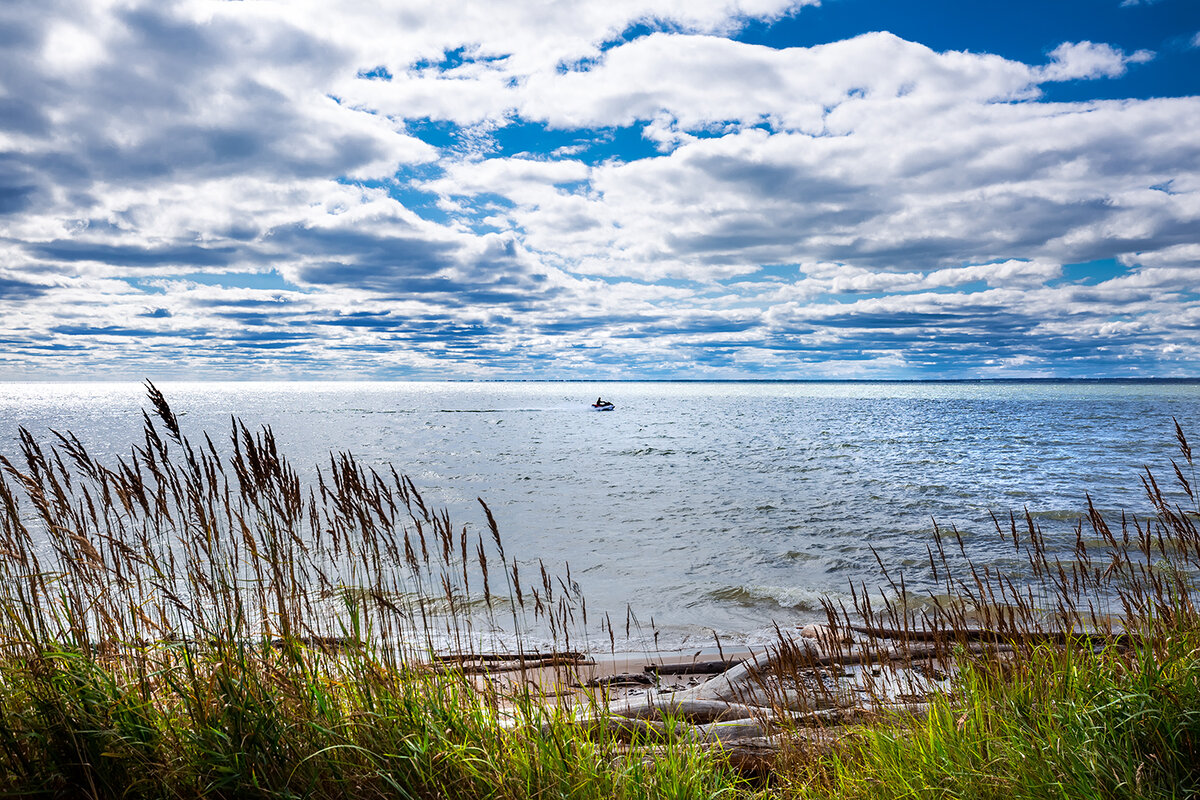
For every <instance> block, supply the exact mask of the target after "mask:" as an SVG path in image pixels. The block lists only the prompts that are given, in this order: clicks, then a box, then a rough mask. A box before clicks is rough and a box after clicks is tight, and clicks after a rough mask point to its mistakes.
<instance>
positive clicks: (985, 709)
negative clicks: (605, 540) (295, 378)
mask: <svg viewBox="0 0 1200 800" xmlns="http://www.w3.org/2000/svg"><path fill="white" fill-rule="evenodd" d="M147 388H148V395H149V400H150V405H151V408H152V412H146V413H144V416H143V419H142V421H141V423H142V426H143V437H142V441H141V443H140V444H138V445H137V446H136V447H135V448H134V449H133V450H132V451H131V453H130V454H129V455H128V456H126V457H125V458H123V459H119V460H117V461H116V462H115V463H109V464H105V463H100V462H98V461H96V460H95V459H93V457H92V456H91V454H89V452H88V451H87V449H86V447H85V446H84V444H83V443H82V442H80V441H79V440H78V439H77V438H76V437H75V436H73V435H72V434H70V433H69V432H64V433H53V434H52V437H51V439H50V441H48V442H39V441H38V440H36V439H35V437H34V436H33V435H31V434H30V433H29V432H28V431H25V430H22V431H21V432H20V442H19V452H18V453H17V454H13V455H12V456H9V455H7V454H6V455H3V456H0V617H2V619H3V622H2V626H0V796H23V797H30V796H32V797H37V796H42V797H64V798H66V797H129V798H160V797H163V798H166V797H172V798H174V797H178V798H191V797H230V798H233V797H239V798H240V797H262V798H292V797H346V796H353V797H355V798H373V797H381V798H382V797H402V798H514V799H515V798H527V797H546V798H549V797H564V798H565V797H571V798H658V797H667V798H716V797H725V798H783V797H797V798H824V797H831V798H832V797H836V798H864V799H869V798H899V797H921V798H925V797H927V798H943V797H961V798H994V797H1011V798H1042V797H1072V798H1074V797H1096V798H1118V797H1129V798H1134V797H1137V798H1146V797H1163V798H1167V797H1186V796H1195V795H1197V794H1200V616H1198V614H1197V609H1196V605H1195V596H1196V583H1195V580H1196V577H1197V575H1198V574H1200V531H1198V529H1197V524H1198V522H1200V490H1198V487H1197V482H1196V481H1197V476H1196V472H1195V465H1194V462H1193V457H1192V452H1191V448H1190V445H1189V444H1188V441H1187V439H1186V437H1185V435H1184V432H1183V430H1182V429H1181V428H1180V426H1179V425H1178V423H1176V434H1177V441H1178V446H1179V456H1178V460H1177V461H1176V462H1173V463H1174V473H1175V474H1174V476H1173V478H1174V482H1173V488H1171V489H1170V490H1169V491H1168V490H1167V489H1165V488H1161V487H1160V484H1159V483H1158V481H1157V479H1156V477H1155V476H1153V475H1151V474H1150V473H1149V471H1147V472H1146V473H1145V474H1144V475H1143V476H1141V481H1142V484H1143V486H1144V488H1145V491H1146V496H1147V498H1148V502H1149V509H1148V513H1146V514H1145V515H1141V516H1137V517H1134V516H1132V515H1123V516H1122V517H1121V518H1120V519H1107V518H1105V517H1104V516H1103V515H1102V514H1101V513H1100V512H1098V511H1097V510H1096V508H1095V506H1094V505H1093V504H1092V502H1091V498H1088V500H1087V509H1086V510H1085V511H1084V512H1083V513H1082V514H1081V517H1080V521H1079V523H1078V526H1077V528H1076V533H1075V537H1076V538H1075V546H1074V550H1073V553H1072V557H1071V558H1070V559H1066V560H1064V559H1062V558H1059V557H1050V556H1048V555H1047V554H1048V553H1050V552H1052V548H1050V547H1048V546H1047V543H1046V541H1045V538H1044V535H1043V533H1042V531H1041V529H1040V528H1039V526H1038V524H1037V521H1036V519H1035V518H1034V517H1033V516H1032V515H1031V514H1029V513H1028V512H1026V513H1025V514H1024V515H1023V516H1021V517H1018V516H1016V515H1013V516H1010V517H1009V518H1007V519H996V521H995V532H996V534H997V536H998V537H999V540H998V541H1000V542H1002V543H1003V545H1004V548H1005V557H1004V559H1003V569H1000V568H999V566H1000V561H997V563H996V564H975V563H972V562H971V561H970V560H969V559H968V558H967V555H966V550H965V548H964V547H963V539H962V535H961V534H960V533H959V532H958V531H956V530H950V531H945V530H940V529H935V532H934V536H933V537H932V539H931V541H930V543H929V546H928V564H926V565H923V566H922V567H921V568H922V569H927V570H928V571H929V574H931V575H932V576H933V577H934V580H935V582H937V583H938V584H939V585H940V587H941V588H940V589H939V591H938V592H937V593H936V594H931V595H926V596H917V595H916V594H914V593H912V592H910V591H909V590H908V588H907V586H906V580H905V577H904V575H903V574H902V573H900V572H898V571H896V570H890V571H889V569H888V568H887V565H885V564H884V563H882V561H881V562H880V564H879V568H880V574H881V579H880V586H879V587H867V586H866V585H860V586H857V587H852V602H851V603H850V605H849V606H846V605H843V604H840V603H836V602H834V601H832V600H831V601H828V602H827V603H826V607H825V611H826V617H827V620H826V622H825V623H824V624H822V625H812V626H808V627H807V628H805V629H802V630H785V629H778V631H777V633H778V636H777V641H776V642H775V643H774V644H773V645H772V646H769V647H767V648H764V649H763V650H761V651H755V652H726V651H725V650H724V649H723V648H722V647H721V646H720V643H719V642H714V647H713V648H712V651H711V652H706V653H703V654H702V655H701V656H692V655H690V654H689V655H687V656H683V655H678V654H675V655H672V654H655V655H647V657H645V658H639V657H636V656H632V655H628V654H622V653H620V652H619V649H618V641H619V640H620V639H621V633H625V634H626V636H625V638H628V632H629V629H630V626H631V625H637V622H636V618H635V617H634V616H633V615H632V612H630V614H629V615H628V616H627V617H626V618H625V619H624V620H612V619H609V618H608V617H607V616H605V617H604V618H603V619H601V620H597V619H592V620H591V621H590V622H589V619H588V611H587V604H586V600H585V598H584V597H583V595H582V592H581V591H580V589H579V587H578V585H577V584H576V582H575V581H574V580H573V579H572V578H571V575H570V570H569V568H568V569H567V570H566V574H565V575H563V576H558V575H553V574H551V573H550V572H549V571H548V570H547V569H546V568H545V566H544V565H541V564H540V562H532V561H528V560H518V559H517V558H515V557H513V556H512V555H511V554H507V553H506V552H505V549H504V542H503V539H502V537H501V535H500V531H499V529H498V526H497V524H496V521H495V519H494V518H493V516H492V514H491V512H490V510H489V509H488V507H487V505H486V503H484V502H483V501H482V500H481V501H480V507H481V511H482V513H483V516H484V518H485V520H486V523H485V524H484V525H483V526H482V530H481V531H473V530H472V529H471V528H469V527H464V526H458V525H455V524H454V523H452V521H451V520H450V519H449V515H448V513H447V512H445V511H439V510H437V509H433V508H429V507H428V506H426V504H425V502H424V500H423V499H422V498H421V495H420V493H419V492H418V491H417V488H416V487H415V486H414V485H413V483H412V481H410V480H409V479H408V478H406V477H404V476H402V475H401V474H399V473H398V472H397V471H396V470H395V469H394V468H391V467H385V468H383V469H371V468H369V467H367V466H365V465H363V464H361V463H359V462H358V461H356V460H355V459H354V457H353V456H351V455H350V454H348V453H346V454H338V455H332V456H331V457H330V460H329V463H328V464H327V465H325V466H323V467H322V468H321V470H320V471H319V473H318V479H317V481H316V485H315V486H302V485H301V482H300V481H299V479H298V477H297V474H296V472H295V471H294V470H293V468H292V467H291V465H290V464H289V462H288V460H287V458H286V457H285V456H284V455H283V454H282V453H280V452H279V450H278V448H277V446H276V442H275V439H274V436H273V435H272V433H271V431H270V430H269V429H261V430H257V431H255V430H251V429H250V428H249V427H247V426H246V425H245V424H244V423H242V422H239V421H237V420H234V421H233V427H232V435H231V437H230V439H229V441H228V443H227V445H226V446H225V447H224V448H223V449H219V448H218V447H217V446H216V445H215V444H214V442H213V441H212V439H211V438H209V436H208V435H207V434H202V438H203V441H202V442H200V441H196V442H193V441H191V440H189V439H188V437H187V436H185V435H184V432H183V431H182V430H181V428H180V425H179V421H178V419H177V418H176V416H175V414H174V412H173V411H172V410H171V408H170V406H169V405H168V403H167V401H166V399H165V398H164V397H163V395H162V394H161V393H160V392H159V391H158V390H157V389H156V388H155V387H154V386H153V385H149V384H148V385H147ZM226 451H227V452H226ZM597 627H598V628H599V630H601V631H602V632H603V633H604V634H605V635H607V637H608V641H609V648H608V652H607V653H604V652H601V653H595V652H589V651H588V649H587V648H586V647H585V646H584V645H583V644H582V643H584V642H586V637H584V636H583V635H582V632H583V631H585V630H594V629H596V628H597ZM535 643H536V644H535ZM547 644H548V645H549V646H547ZM700 662H704V663H700Z"/></svg>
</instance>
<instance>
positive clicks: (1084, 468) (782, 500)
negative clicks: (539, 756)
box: [0, 381, 1200, 649]
mask: <svg viewBox="0 0 1200 800" xmlns="http://www.w3.org/2000/svg"><path fill="white" fill-rule="evenodd" d="M159 388H161V389H162V390H163V391H164V393H165V394H166V396H167V399H168V401H169V402H170V403H171V405H172V407H173V408H174V409H175V411H176V413H177V414H179V415H180V417H181V420H182V423H183V425H184V428H185V433H187V434H188V435H189V436H198V434H199V433H200V432H201V431H206V432H208V433H209V434H210V435H212V437H213V439H214V440H217V441H221V440H222V439H224V440H225V441H228V434H229V431H230V419H231V417H232V416H236V417H239V418H241V419H242V420H244V421H245V422H246V423H247V424H248V425H250V426H251V427H255V426H260V425H269V426H271V428H272V429H273V431H274V432H275V434H276V436H277V438H278V440H279V442H280V445H281V448H282V450H283V451H284V453H285V454H287V455H288V456H289V457H290V459H291V460H292V462H293V463H294V464H295V465H296V466H297V468H298V469H299V471H300V473H301V475H302V476H303V477H304V478H305V479H313V478H314V477H315V474H316V472H315V470H316V467H317V465H318V464H322V463H327V462H328V458H329V454H330V453H331V452H341V451H351V452H352V453H353V454H354V455H355V456H357V457H358V458H360V459H361V460H363V461H364V462H366V463H367V464H370V465H374V466H382V465H385V464H387V463H391V464H393V465H395V467H396V469H397V470H398V471H400V472H401V473H404V474H407V475H408V476H409V477H410V478H411V479H412V481H413V482H414V484H415V485H416V486H417V487H418V489H419V490H420V491H421V492H422V493H423V494H424V497H425V500H426V502H428V503H431V504H433V505H436V506H438V507H446V508H447V509H448V510H449V513H450V515H451V518H452V520H453V521H454V523H455V525H456V527H461V526H462V525H467V526H468V527H469V528H470V529H472V530H486V521H485V519H484V518H483V515H482V512H481V509H480V506H479V505H478V503H477V501H476V498H477V497H482V498H484V499H485V500H486V501H487V503H488V504H489V506H490V507H491V508H492V510H493V512H494V513H495V516H496V519H497V522H498V523H499V527H500V530H501V533H502V535H503V537H504V541H505V546H506V548H507V549H508V551H509V553H510V554H513V553H515V554H517V556H518V557H519V558H520V559H521V561H522V563H525V562H528V563H529V564H530V565H534V566H533V568H534V569H536V565H537V562H538V559H541V560H542V561H543V562H544V563H545V565H546V567H547V569H549V570H551V571H557V572H559V573H560V574H561V572H562V571H563V570H565V568H566V566H567V565H568V564H569V566H570V570H571V576H572V577H573V578H574V579H575V580H576V581H577V582H578V583H579V584H580V587H581V589H582V591H583V594H584V595H585V596H586V598H587V602H588V605H589V608H590V610H591V616H592V618H593V619H596V618H598V617H599V615H600V613H603V612H604V611H608V612H609V613H610V615H611V618H612V619H614V620H620V621H621V623H622V624H623V623H624V621H625V620H627V619H629V618H630V617H629V611H630V610H631V611H632V612H633V614H635V615H636V619H637V621H638V622H639V623H640V630H641V631H642V633H643V635H645V636H648V635H649V633H648V632H649V631H650V630H653V631H654V632H655V633H656V634H657V636H658V637H659V638H658V641H657V646H658V647H660V648H662V649H674V648H689V647H694V646H706V645H710V644H712V643H713V641H714V636H716V637H720V639H721V641H722V642H726V643H750V644H753V643H759V642H762V641H765V640H768V639H770V638H772V637H773V635H774V633H773V631H774V627H773V626H774V625H776V624H778V625H780V626H783V627H786V626H790V625H796V624H802V623H804V622H807V621H811V620H814V619H817V618H818V617H823V614H822V612H821V599H822V598H828V599H831V600H833V601H835V602H836V601H837V600H839V599H840V600H843V601H846V600H847V598H849V596H850V590H849V587H850V585H851V583H853V584H855V585H866V586H867V587H872V588H876V587H882V586H884V579H883V577H882V573H881V570H880V563H882V564H883V565H885V566H886V567H887V569H888V570H889V571H891V572H893V573H894V574H893V578H895V577H897V576H898V575H899V574H901V573H903V575H904V576H905V580H906V585H907V587H908V588H909V589H910V590H913V591H917V592H920V591H922V590H929V591H932V590H933V586H934V584H933V583H932V582H931V577H930V574H929V565H928V550H927V548H928V547H929V546H930V545H931V544H932V542H933V527H934V522H935V520H936V522H937V524H938V525H939V526H942V527H943V528H950V527H951V526H954V527H957V528H958V529H959V530H960V531H961V532H962V533H963V536H964V541H965V542H966V546H967V548H968V550H969V553H970V555H971V556H972V557H973V558H975V559H977V560H979V561H980V562H981V563H989V562H996V563H1003V562H1004V560H1005V559H1006V558H1007V557H1008V551H1007V548H1006V547H1005V546H1004V545H1002V544H1001V542H1000V540H999V539H998V537H997V536H996V534H995V531H994V527H993V522H992V518H991V515H992V514H996V515H998V516H1000V517H1001V518H1004V519H1007V516H1008V514H1009V513H1010V512H1016V513H1018V514H1022V513H1023V512H1024V510H1025V509H1028V510H1029V511H1030V512H1031V513H1032V514H1033V516H1034V518H1035V519H1036V520H1037V521H1038V522H1039V523H1040V524H1041V525H1042V526H1043V529H1044V531H1045V532H1046V535H1047V537H1048V540H1049V542H1050V543H1051V546H1052V548H1055V549H1060V550H1061V551H1062V552H1064V553H1066V552H1069V550H1070V547H1071V546H1072V545H1073V544H1074V541H1075V539H1074V533H1073V529H1074V524H1075V520H1076V519H1077V518H1078V517H1079V513H1080V511H1081V510H1082V509H1084V508H1086V502H1087V500H1086V498H1087V495H1088V494H1090V496H1091V497H1092V498H1093V500H1094V501H1095V503H1096V504H1097V506H1098V507H1100V508H1101V509H1103V510H1106V511H1108V512H1111V513H1114V514H1117V515H1119V514H1120V512H1121V511H1122V510H1125V511H1128V512H1134V513H1144V512H1145V511H1146V510H1147V509H1148V504H1147V502H1146V500H1145V497H1144V493H1143V490H1142V487H1141V482H1140V478H1139V474H1140V472H1141V471H1142V469H1143V467H1144V466H1149V467H1150V468H1151V469H1152V470H1153V471H1154V472H1155V473H1156V474H1157V475H1158V476H1159V477H1160V478H1161V479H1163V482H1164V483H1168V482H1171V483H1173V478H1172V480H1171V481H1167V480H1166V479H1167V478H1169V477H1171V476H1173V472H1172V468H1171V463H1170V462H1171V459H1172V458H1178V457H1179V453H1178V448H1177V443H1176V440H1175V429H1174V422H1173V418H1174V419H1178V421H1179V423H1180V425H1181V426H1182V427H1183V429H1184V430H1185V432H1188V433H1190V434H1191V435H1192V437H1193V439H1194V440H1195V441H1196V444H1197V449H1198V450H1200V383H1196V382H1179V381H1163V382H1135V381H1115V382H1108V381H1096V382H1086V381H1084V382H1080V381H1073V382H1049V381H1014V382H901V383H894V382H883V383H877V382H817V383H774V382H766V383H757V382H748V383H415V382H414V383H236V384H235V383H202V384H201V383H191V384H182V383H179V384H176V383H165V384H161V385H160V387H159ZM598 395H603V396H604V397H605V398H606V399H609V400H612V401H613V402H614V403H615V404H616V409H615V410H613V411H611V412H603V413H597V412H594V411H592V410H591V408H590V403H592V402H593V401H594V400H595V399H596V397H597V396H598ZM149 407H150V406H149V403H148V402H147V400H146V396H145V389H144V387H142V386H140V385H138V384H132V383H130V384H102V383H89V384H0V452H3V453H5V454H7V455H10V456H11V455H13V454H15V453H16V451H17V445H16V438H17V432H18V429H19V428H20V427H25V428H28V429H29V430H30V431H31V432H33V433H34V434H35V436H38V437H39V438H43V439H47V438H49V431H50V429H57V430H71V431H73V432H74V433H75V434H76V435H77V436H78V437H79V438H80V439H81V440H83V442H84V443H85V444H86V445H87V446H88V447H89V449H90V450H91V451H92V452H93V454H94V455H97V456H101V457H105V456H110V457H111V456H117V455H122V454H127V453H128V452H129V447H130V445H131V444H132V443H133V442H135V441H136V440H138V439H139V437H140V435H141V434H140V430H141V414H142V411H143V409H149ZM877 559H878V560H877ZM651 626H652V627H651ZM634 627H635V628H638V627H639V626H638V625H635V626H634Z"/></svg>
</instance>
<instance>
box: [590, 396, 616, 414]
mask: <svg viewBox="0 0 1200 800" xmlns="http://www.w3.org/2000/svg"><path fill="white" fill-rule="evenodd" d="M614 408H616V406H614V405H613V404H612V403H610V402H608V401H607V400H601V399H600V398H599V397H597V398H596V402H594V403H592V411H612V410H613V409H614Z"/></svg>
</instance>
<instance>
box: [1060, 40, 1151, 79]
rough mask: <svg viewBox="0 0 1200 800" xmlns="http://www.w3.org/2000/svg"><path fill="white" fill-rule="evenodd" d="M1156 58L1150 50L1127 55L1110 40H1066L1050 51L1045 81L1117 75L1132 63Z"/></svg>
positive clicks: (1140, 62) (1113, 76) (1122, 72)
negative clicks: (1101, 41)
mask: <svg viewBox="0 0 1200 800" xmlns="http://www.w3.org/2000/svg"><path fill="white" fill-rule="evenodd" d="M1153 58H1154V53H1153V52H1151V51H1149V50H1138V51H1137V52H1135V53H1132V54H1130V55H1126V54H1125V53H1123V52H1122V51H1121V50H1119V49H1118V48H1115V47H1113V46H1112V45H1109V44H1094V43H1092V42H1063V43H1062V44H1060V45H1059V46H1058V47H1056V48H1054V49H1053V50H1051V51H1050V63H1049V64H1048V65H1047V66H1045V67H1043V68H1042V70H1041V79H1042V80H1044V81H1070V80H1078V79H1081V78H1082V79H1090V78H1115V77H1117V76H1119V75H1122V74H1124V73H1125V70H1126V68H1127V65H1129V64H1144V63H1145V62H1147V61H1150V60H1151V59H1153Z"/></svg>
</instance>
